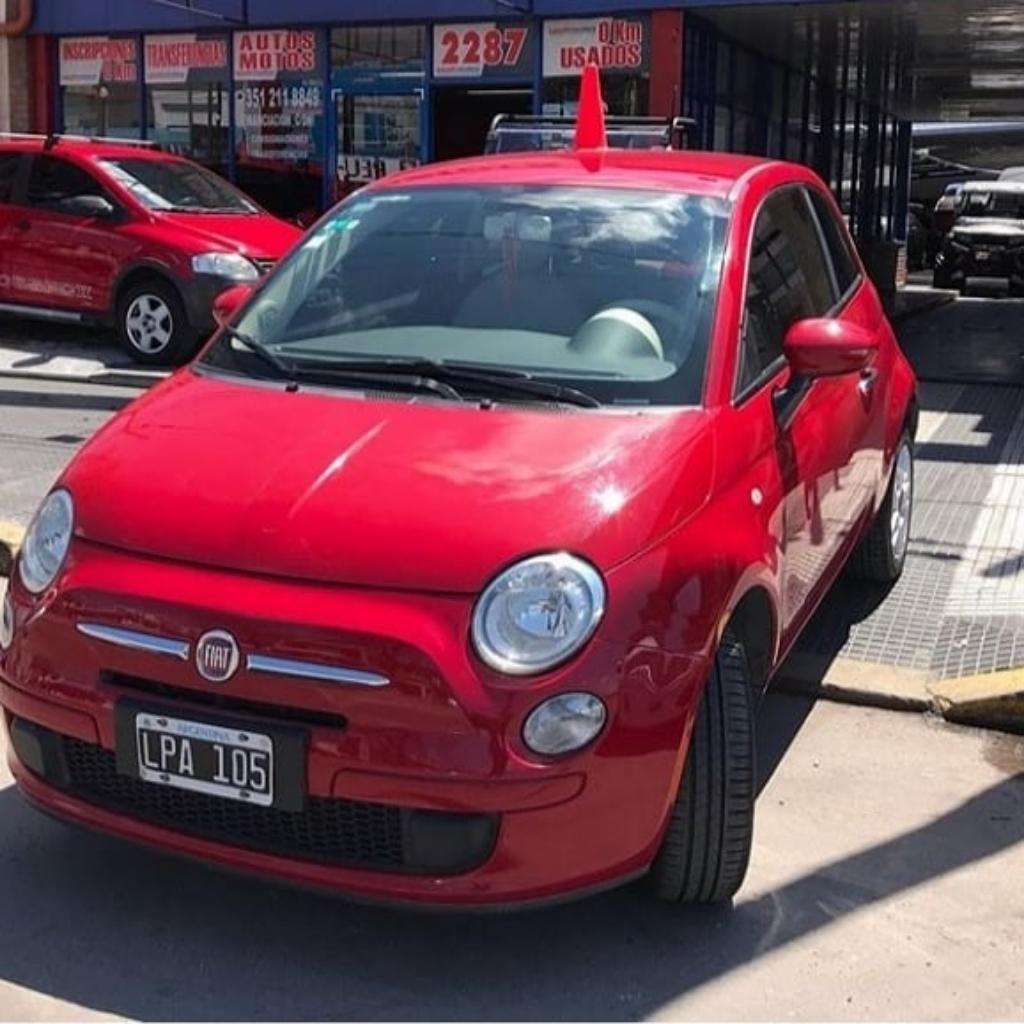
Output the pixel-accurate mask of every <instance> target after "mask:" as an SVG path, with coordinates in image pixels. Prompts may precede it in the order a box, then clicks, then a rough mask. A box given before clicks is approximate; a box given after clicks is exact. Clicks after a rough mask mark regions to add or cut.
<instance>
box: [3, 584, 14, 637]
mask: <svg viewBox="0 0 1024 1024" xmlns="http://www.w3.org/2000/svg"><path fill="white" fill-rule="evenodd" d="M13 639H14V602H13V601H12V600H11V591H10V589H8V591H7V593H6V594H4V599H3V601H2V602H0V651H6V650H7V648H8V647H10V646H11V641H12V640H13Z"/></svg>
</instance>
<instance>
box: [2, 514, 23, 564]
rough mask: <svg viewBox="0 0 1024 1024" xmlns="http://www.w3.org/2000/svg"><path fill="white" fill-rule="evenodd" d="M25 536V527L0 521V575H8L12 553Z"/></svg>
mask: <svg viewBox="0 0 1024 1024" xmlns="http://www.w3.org/2000/svg"><path fill="white" fill-rule="evenodd" d="M24 536H25V527H23V526H21V525H19V524H18V523H5V522H3V521H0V576H9V575H10V573H11V566H12V565H13V564H14V555H15V552H17V550H18V548H19V547H20V545H21V540H22V538H23V537H24Z"/></svg>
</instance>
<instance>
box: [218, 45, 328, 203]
mask: <svg viewBox="0 0 1024 1024" xmlns="http://www.w3.org/2000/svg"><path fill="white" fill-rule="evenodd" d="M233 60H234V73H235V161H236V162H235V175H236V181H237V182H238V184H239V186H240V187H241V188H242V189H243V190H244V191H246V192H248V193H249V194H250V195H251V196H252V197H253V198H254V199H256V200H257V201H258V202H260V203H262V204H263V205H264V206H266V207H267V208H268V209H270V210H272V211H274V212H275V213H277V214H279V215H280V216H283V217H288V218H292V219H297V220H299V221H300V222H303V223H306V222H308V221H311V220H312V219H313V218H314V217H315V216H316V214H317V213H318V211H319V210H320V208H321V206H322V200H323V137H324V87H323V74H324V67H323V55H322V48H321V46H320V36H319V34H318V33H317V32H316V31H315V30H314V29H269V30H262V29H261V30H252V31H248V30H247V31H244V32H236V33H235V34H234V39H233Z"/></svg>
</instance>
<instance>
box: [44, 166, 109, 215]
mask: <svg viewBox="0 0 1024 1024" xmlns="http://www.w3.org/2000/svg"><path fill="white" fill-rule="evenodd" d="M103 194H104V192H103V187H102V186H101V185H100V183H99V182H98V181H97V180H96V179H95V178H94V177H93V176H92V175H91V174H88V173H87V172H86V171H83V170H82V169H81V168H80V167H76V166H75V164H72V163H68V161H67V160H61V159H59V158H58V157H55V156H38V157H36V158H35V160H33V161H32V173H31V174H30V175H29V179H28V204H29V206H35V207H38V208H40V209H43V210H56V209H57V207H58V204H59V203H60V201H61V200H62V199H68V198H70V197H71V196H102V195H103Z"/></svg>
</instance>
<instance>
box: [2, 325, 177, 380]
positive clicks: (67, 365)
mask: <svg viewBox="0 0 1024 1024" xmlns="http://www.w3.org/2000/svg"><path fill="white" fill-rule="evenodd" d="M165 376H167V374H166V371H161V370H147V369H142V368H141V367H139V366H138V364H136V363H133V362H132V360H131V359H130V358H129V356H128V355H127V354H126V353H124V352H122V351H121V349H120V348H118V346H117V344H116V341H115V339H114V337H113V336H112V335H111V334H109V333H108V332H105V331H103V330H101V329H100V328H96V327H84V326H79V325H70V324H43V323H36V322H31V321H19V320H13V319H9V318H6V317H4V318H0V377H7V378H17V377H24V378H29V379H33V378H34V379H43V380H54V381H62V380H64V381H68V382H81V381H87V382H89V383H93V384H111V385H118V386H122V387H138V388H148V387H150V386H151V385H152V384H154V383H156V382H157V381H160V380H162V379H163V378H164V377H165Z"/></svg>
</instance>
